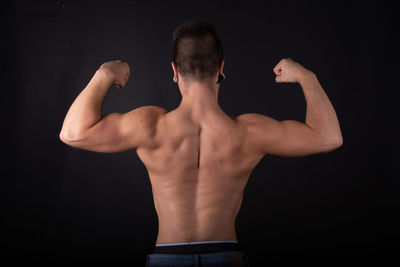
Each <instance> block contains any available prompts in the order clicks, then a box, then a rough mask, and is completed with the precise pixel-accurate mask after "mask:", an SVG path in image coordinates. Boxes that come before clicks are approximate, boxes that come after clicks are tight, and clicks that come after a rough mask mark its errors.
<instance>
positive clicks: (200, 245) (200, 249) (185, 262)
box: [146, 241, 250, 267]
mask: <svg viewBox="0 0 400 267" xmlns="http://www.w3.org/2000/svg"><path fill="white" fill-rule="evenodd" d="M161 266H162V267H200V266H201V267H208V266H210V267H211V266H214V267H217V266H219V267H249V266H250V262H249V259H248V257H247V256H246V254H245V253H244V252H243V251H242V250H241V249H240V247H239V245H238V244H237V241H226V242H225V241H208V242H207V241H204V242H191V243H190V244H189V243H187V244H184V243H172V244H157V245H156V247H155V249H154V251H153V253H151V254H148V255H147V264H146V267H161Z"/></svg>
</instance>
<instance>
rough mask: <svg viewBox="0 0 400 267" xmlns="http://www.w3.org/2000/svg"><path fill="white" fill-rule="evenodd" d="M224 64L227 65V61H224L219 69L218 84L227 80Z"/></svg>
mask: <svg viewBox="0 0 400 267" xmlns="http://www.w3.org/2000/svg"><path fill="white" fill-rule="evenodd" d="M224 64H225V60H224V59H222V61H221V64H220V66H219V68H218V81H217V83H220V82H222V81H223V80H225V74H224V72H223V69H224Z"/></svg>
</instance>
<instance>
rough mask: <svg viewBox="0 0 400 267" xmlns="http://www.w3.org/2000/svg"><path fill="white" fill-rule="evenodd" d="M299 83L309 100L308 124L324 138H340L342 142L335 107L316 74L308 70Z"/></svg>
mask: <svg viewBox="0 0 400 267" xmlns="http://www.w3.org/2000/svg"><path fill="white" fill-rule="evenodd" d="M299 83H300V85H301V87H302V89H303V92H304V96H305V99H306V102H307V112H306V124H307V125H308V126H309V127H311V128H312V129H313V130H315V131H316V132H317V133H319V134H320V135H321V136H323V137H324V138H328V139H334V140H336V139H339V140H338V141H339V142H341V139H342V134H341V131H340V126H339V121H338V118H337V116H336V112H335V109H334V108H333V106H332V103H331V102H330V100H329V98H328V96H327V95H326V93H325V92H324V90H323V89H322V86H321V85H320V83H319V81H318V79H317V77H316V75H315V74H314V73H312V72H311V71H307V72H306V73H305V74H304V75H303V76H302V78H301V79H300V80H299Z"/></svg>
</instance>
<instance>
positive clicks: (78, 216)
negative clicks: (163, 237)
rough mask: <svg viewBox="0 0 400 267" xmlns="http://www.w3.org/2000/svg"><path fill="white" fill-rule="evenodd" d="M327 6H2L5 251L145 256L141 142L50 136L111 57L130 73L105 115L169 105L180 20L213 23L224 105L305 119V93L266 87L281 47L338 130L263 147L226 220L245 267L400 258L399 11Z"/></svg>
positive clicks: (147, 203)
mask: <svg viewBox="0 0 400 267" xmlns="http://www.w3.org/2000/svg"><path fill="white" fill-rule="evenodd" d="M321 2H322V1H315V2H309V1H271V2H266V1H238V2H233V1H195V2H191V1H158V2H156V1H15V2H8V3H7V4H5V6H3V7H2V11H1V18H2V23H1V25H2V35H3V37H4V38H3V40H2V41H1V48H2V51H3V60H4V62H3V66H2V74H3V75H2V76H4V78H3V85H2V108H3V109H4V111H3V113H2V115H3V116H2V122H1V125H2V140H3V154H4V158H3V159H2V165H1V166H2V167H1V169H2V175H1V177H2V178H1V216H2V218H1V222H2V224H3V227H2V231H4V233H3V234H2V237H1V242H2V245H3V246H4V248H5V249H2V251H3V252H5V254H4V257H3V259H4V260H5V261H6V262H13V263H36V262H37V263H45V262H51V263H78V262H87V263H110V264H111V263H128V264H131V265H132V266H144V265H145V262H146V254H148V253H150V252H151V249H152V247H153V246H154V243H155V240H156V235H157V215H156V213H155V210H154V205H153V202H152V201H153V199H152V192H151V187H150V182H149V180H148V176H147V172H146V169H145V167H144V165H143V164H142V163H141V161H140V160H139V158H138V157H137V154H136V152H135V151H127V152H123V153H116V154H101V153H94V152H89V151H84V150H79V149H74V148H71V147H68V146H67V145H65V144H64V143H62V142H61V141H60V140H59V131H60V129H61V126H62V122H63V119H64V116H65V115H66V112H67V110H68V108H69V106H70V105H71V104H72V102H73V100H74V99H75V98H76V97H77V95H78V94H79V93H80V92H81V90H82V89H83V88H84V87H85V86H86V84H87V83H88V82H89V80H90V79H91V77H92V75H93V74H94V72H95V71H96V70H97V68H98V67H99V66H100V65H101V64H102V63H103V62H106V61H109V60H116V59H120V60H123V61H126V62H128V63H129V65H130V67H131V71H132V76H131V78H130V80H129V81H128V83H127V86H126V88H125V89H124V90H117V89H115V88H114V87H113V88H111V89H110V92H109V94H108V95H107V97H106V100H105V102H104V106H103V112H114V111H115V112H127V111H129V110H131V109H134V108H137V107H140V106H143V105H160V106H162V107H164V108H166V109H168V110H171V109H174V108H176V107H177V106H178V104H179V102H180V100H181V96H180V93H179V90H178V87H177V85H176V84H175V83H173V82H172V74H173V73H172V69H171V50H172V32H173V30H174V29H175V27H176V26H177V25H178V24H179V23H181V22H182V21H184V20H185V19H189V18H205V19H208V20H209V21H211V22H212V23H214V24H215V25H216V26H217V29H218V31H219V35H220V38H221V40H222V43H223V46H224V51H225V61H226V62H225V68H224V70H225V74H226V80H225V81H223V82H222V85H221V89H220V94H219V103H220V105H221V107H222V108H223V109H224V110H225V111H226V113H227V114H230V115H238V114H241V113H247V112H257V113H262V114H265V115H269V116H272V117H274V118H276V119H279V120H282V119H296V120H300V121H304V118H305V107H306V105H305V101H304V96H303V94H302V92H301V89H300V87H299V86H298V85H296V84H276V83H275V81H274V75H273V72H272V68H273V67H274V66H275V64H276V63H277V62H278V61H279V60H280V59H281V58H285V57H290V58H293V59H294V60H296V61H298V62H300V63H301V64H303V65H304V66H305V67H307V68H309V69H311V70H313V71H314V72H315V73H316V74H317V76H318V78H319V80H320V82H321V84H322V86H323V87H324V89H325V91H326V93H327V94H328V96H329V98H330V100H331V102H332V103H333V105H334V107H335V109H336V112H337V115H338V118H339V121H340V124H341V128H342V134H343V139H344V144H343V146H342V147H341V148H339V149H338V150H336V151H334V152H332V153H327V154H318V155H313V156H308V157H299V158H283V157H272V156H266V157H265V158H263V160H262V161H261V162H260V163H259V165H257V167H256V168H255V169H254V171H253V173H252V175H251V178H250V180H249V183H248V185H247V187H246V189H245V198H244V201H243V204H242V209H241V211H240V213H239V215H238V218H237V222H236V225H237V233H238V238H239V242H240V244H241V245H242V247H243V248H244V250H245V252H246V254H247V255H248V257H249V258H250V262H251V263H252V266H265V265H266V264H267V263H282V262H293V263H314V262H324V263H325V262H326V263H331V262H336V263H345V262H351V263H359V262H365V263H369V262H375V261H377V262H382V261H385V260H388V259H396V253H397V252H398V246H396V243H397V242H395V241H396V240H398V239H399V230H398V229H397V227H398V217H399V197H398V193H399V192H400V190H399V186H398V185H399V183H398V177H396V174H395V172H394V171H397V170H398V166H395V165H394V164H395V153H396V151H397V147H395V146H394V145H395V144H398V142H397V139H396V138H394V137H397V136H398V135H397V133H398V126H397V125H398V123H399V121H398V119H397V118H396V117H395V115H394V114H395V112H394V111H395V109H398V104H397V103H396V102H397V101H396V99H395V98H394V90H395V89H396V85H395V83H392V81H394V80H396V78H397V77H396V74H395V72H394V71H392V70H393V69H395V66H396V65H397V64H396V63H395V62H394V55H393V54H392V51H394V49H393V48H395V44H394V37H395V34H396V27H395V22H396V19H395V12H394V7H393V6H389V5H388V4H387V3H385V2H382V1H379V3H374V4H371V3H366V2H369V1H365V2H349V1H330V2H331V3H325V2H327V1H324V3H323V4H322V3H321ZM397 87H398V86H397ZM397 89H398V88H397ZM396 131H397V133H396ZM391 171H393V172H391Z"/></svg>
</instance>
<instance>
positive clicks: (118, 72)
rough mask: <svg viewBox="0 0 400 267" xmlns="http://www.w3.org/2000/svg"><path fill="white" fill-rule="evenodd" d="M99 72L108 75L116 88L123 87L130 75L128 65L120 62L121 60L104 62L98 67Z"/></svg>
mask: <svg viewBox="0 0 400 267" xmlns="http://www.w3.org/2000/svg"><path fill="white" fill-rule="evenodd" d="M99 70H101V71H105V72H106V73H107V74H108V75H111V77H112V79H113V83H114V84H115V85H116V86H117V87H118V88H124V87H125V84H126V83H127V82H128V79H129V75H130V69H129V65H128V63H126V62H122V61H121V60H114V61H108V62H105V63H103V64H102V65H101V66H100V68H99Z"/></svg>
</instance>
